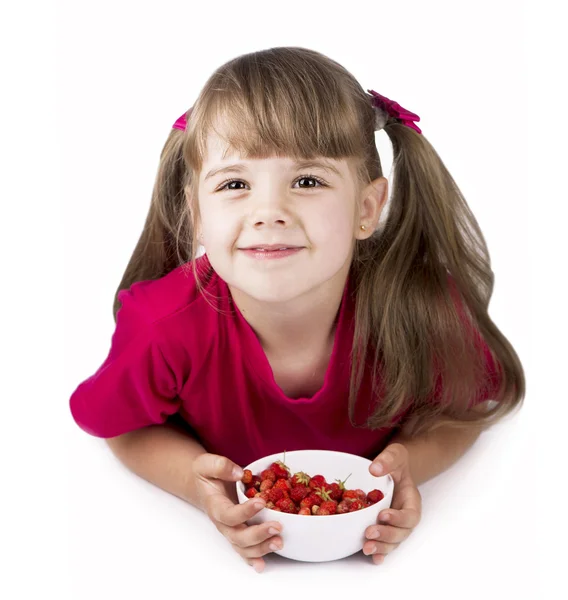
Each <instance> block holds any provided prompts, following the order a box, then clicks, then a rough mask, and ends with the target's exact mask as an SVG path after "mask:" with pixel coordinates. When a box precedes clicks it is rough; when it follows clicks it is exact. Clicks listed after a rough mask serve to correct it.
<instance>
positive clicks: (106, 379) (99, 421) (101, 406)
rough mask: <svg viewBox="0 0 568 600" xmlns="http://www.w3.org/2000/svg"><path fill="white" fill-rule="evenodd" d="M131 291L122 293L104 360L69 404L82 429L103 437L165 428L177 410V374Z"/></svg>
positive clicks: (79, 387)
mask: <svg viewBox="0 0 568 600" xmlns="http://www.w3.org/2000/svg"><path fill="white" fill-rule="evenodd" d="M132 289H133V288H132V287H131V288H130V289H129V290H122V291H120V292H119V295H118V299H119V300H120V301H121V303H122V306H121V307H120V309H119V310H118V312H117V314H116V327H115V331H114V333H113V336H112V341H111V348H110V351H109V354H108V356H107V358H106V360H105V361H104V363H103V364H102V365H101V366H100V367H99V369H98V370H97V371H96V373H94V374H93V375H92V376H91V377H89V378H88V379H86V380H85V381H83V382H82V383H81V384H80V385H79V386H78V387H77V389H76V390H75V391H74V392H73V394H72V395H71V398H70V401H69V404H70V409H71V413H72V415H73V418H74V420H75V422H76V423H77V424H78V425H79V427H81V428H82V429H83V430H84V431H86V432H87V433H89V434H91V435H94V436H97V437H101V438H110V437H115V436H117V435H121V434H123V433H127V432H129V431H133V430H135V429H140V428H142V427H146V426H149V425H155V424H162V423H164V422H165V421H166V420H167V418H168V417H169V416H170V415H173V414H174V413H176V412H177V411H178V409H179V403H180V400H179V398H178V395H177V393H178V390H177V385H176V376H175V373H174V371H173V370H172V368H171V366H170V365H169V364H168V363H167V361H166V359H165V357H164V354H163V352H162V348H161V345H160V339H159V337H158V332H157V329H156V327H155V325H153V324H152V320H151V319H150V318H149V317H148V316H147V315H146V314H145V312H144V309H143V308H142V306H141V305H140V304H139V303H137V301H136V296H135V294H134V293H133V291H132Z"/></svg>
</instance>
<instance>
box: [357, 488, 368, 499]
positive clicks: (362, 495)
mask: <svg viewBox="0 0 568 600" xmlns="http://www.w3.org/2000/svg"><path fill="white" fill-rule="evenodd" d="M355 493H356V494H357V497H358V498H359V500H361V501H362V502H365V500H367V494H366V493H365V492H364V491H363V490H362V489H359V488H358V489H356V490H355Z"/></svg>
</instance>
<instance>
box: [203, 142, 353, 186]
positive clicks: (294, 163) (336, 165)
mask: <svg viewBox="0 0 568 600" xmlns="http://www.w3.org/2000/svg"><path fill="white" fill-rule="evenodd" d="M229 165H238V166H239V167H240V168H242V169H247V168H251V169H255V168H258V167H262V168H270V166H271V165H273V166H275V167H277V168H279V169H289V170H292V169H295V168H299V167H311V168H318V167H319V168H323V169H324V170H327V171H328V172H329V174H330V175H335V176H336V177H340V178H346V177H348V176H349V174H350V169H351V163H350V161H349V160H348V159H347V158H340V159H334V158H329V157H324V156H316V157H313V158H310V159H302V158H295V157H291V156H283V155H278V154H272V155H270V156H267V157H263V158H248V157H244V156H242V155H241V154H240V152H239V151H237V150H236V149H235V148H233V147H232V146H230V145H229V142H228V141H227V139H226V138H223V137H221V136H219V135H218V134H217V133H215V132H209V133H208V135H207V138H206V143H205V154H204V156H203V167H202V170H201V173H202V177H203V178H204V179H207V178H208V176H209V177H211V176H212V173H213V172H214V171H217V170H219V169H222V168H224V167H227V166H229Z"/></svg>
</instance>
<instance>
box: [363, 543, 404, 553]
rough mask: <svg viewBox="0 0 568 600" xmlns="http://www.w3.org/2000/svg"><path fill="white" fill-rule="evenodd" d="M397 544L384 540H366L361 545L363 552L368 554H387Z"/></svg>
mask: <svg viewBox="0 0 568 600" xmlns="http://www.w3.org/2000/svg"><path fill="white" fill-rule="evenodd" d="M397 546H398V544H387V543H385V542H367V543H365V545H364V546H363V554H366V555H367V556H370V555H372V554H377V553H378V554H388V553H389V552H392V551H393V550H394V549H395V548H396V547H397Z"/></svg>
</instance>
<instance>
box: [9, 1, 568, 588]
mask: <svg viewBox="0 0 568 600" xmlns="http://www.w3.org/2000/svg"><path fill="white" fill-rule="evenodd" d="M545 4H546V3H544V2H539V3H538V4H537V3H536V2H526V3H525V4H524V5H523V4H522V3H520V2H514V1H512V0H511V1H496V0H493V1H491V2H490V1H488V0H478V1H476V2H468V3H464V2H459V3H457V2H452V1H449V0H448V1H441V0H431V1H430V2H427V3H425V2H419V1H416V2H396V3H393V2H380V1H374V2H349V3H343V4H341V5H333V4H332V3H329V2H319V1H318V2H310V3H306V2H287V3H286V4H283V3H268V2H247V3H234V2H231V3H229V2H222V3H219V2H217V3H215V4H210V3H208V4H205V5H199V4H197V3H189V2H171V1H162V2H159V3H152V4H150V3H149V4H144V3H140V2H124V1H123V2H120V1H117V0H114V1H113V2H110V1H108V0H99V1H98V2H96V3H87V2H71V1H66V2H59V3H58V4H56V5H55V4H52V3H48V2H42V3H39V2H19V3H18V4H17V8H4V7H3V8H2V11H1V12H2V14H0V23H1V25H0V28H1V30H0V34H1V35H0V40H1V41H0V44H2V48H1V49H2V57H3V68H2V72H3V83H4V85H3V87H4V91H3V93H2V95H1V100H0V102H1V103H2V111H0V112H1V115H0V119H1V127H2V129H1V131H2V136H1V137H2V175H1V185H2V202H1V208H0V211H1V214H0V228H1V229H0V234H1V235H0V239H1V243H2V248H1V257H2V275H3V277H2V293H1V294H0V298H1V302H2V309H3V310H2V314H3V317H4V318H3V320H2V325H3V326H2V336H1V337H2V347H3V350H4V352H3V361H2V367H3V368H2V388H1V402H2V410H3V414H2V425H3V429H4V431H3V435H2V436H1V437H0V439H1V444H2V446H1V451H2V455H1V456H2V462H1V465H2V474H3V477H2V479H3V480H4V481H3V483H4V486H3V490H4V491H3V494H2V505H1V506H2V511H1V513H0V514H1V518H2V523H1V533H0V539H1V542H2V547H3V548H4V552H3V555H4V560H3V569H2V571H3V574H2V576H1V577H0V596H1V597H2V598H9V599H10V600H11V599H19V598H26V599H28V598H32V597H44V596H48V597H51V596H52V595H53V596H54V597H57V598H60V599H64V598H65V599H66V598H70V599H73V600H75V599H77V600H91V599H95V598H105V600H119V599H120V600H122V599H124V598H137V599H140V600H142V599H146V598H148V599H150V598H156V597H159V598H186V597H187V598H190V597H195V595H196V594H199V595H200V596H202V595H204V594H207V595H210V594H213V595H215V597H224V596H227V597H234V596H235V595H236V596H237V597H239V598H241V597H242V598H245V597H246V598H250V595H251V594H254V595H255V596H256V594H264V593H269V592H270V593H271V595H273V596H275V597H278V598H284V597H288V595H289V593H290V588H293V589H296V590H298V591H299V593H301V595H302V596H305V595H307V594H310V595H311V594H312V593H317V594H318V596H320V597H324V596H327V595H329V596H331V597H346V596H347V595H349V596H350V597H351V595H353V596H359V597H360V596H361V594H365V596H369V595H372V594H375V593H376V594H377V595H381V596H383V594H384V595H385V596H386V595H389V596H392V595H394V594H397V597H402V598H411V597H418V595H419V594H420V596H421V597H423V596H424V594H426V595H427V596H428V597H430V594H432V595H434V594H435V595H436V597H437V598H443V599H446V598H447V599H449V598H456V597H457V598H460V599H462V600H465V599H470V598H471V599H474V598H475V599H476V600H477V599H478V598H480V597H484V598H487V597H489V598H498V597H500V596H501V594H504V593H506V594H508V595H510V596H511V597H516V598H523V599H524V598H536V597H539V598H544V597H546V598H551V599H552V598H558V597H560V596H559V595H558V594H561V591H560V590H557V591H556V592H553V591H551V590H552V589H553V586H554V585H555V579H556V578H558V577H559V573H560V572H561V571H560V569H561V568H563V566H564V565H563V564H561V563H560V553H564V556H565V552H566V547H565V536H564V535H563V532H561V531H560V529H559V528H560V526H561V523H562V522H564V521H565V518H564V515H565V509H564V503H565V499H566V497H565V496H564V495H563V494H562V493H561V491H560V487H563V488H564V487H565V485H564V484H563V483H562V482H561V480H560V479H561V478H560V473H559V472H558V469H559V468H560V466H561V464H562V462H561V460H560V459H561V458H562V457H565V456H566V451H565V450H564V446H563V444H562V441H563V434H564V431H565V430H564V427H565V425H564V423H565V419H566V408H565V405H566V401H567V399H568V397H567V394H566V391H565V389H564V386H563V385H562V383H563V380H564V379H565V372H566V365H565V363H566V358H567V352H566V345H565V335H566V326H565V319H564V314H563V311H562V307H563V306H565V304H566V295H565V293H564V292H563V290H564V289H565V288H564V285H565V284H564V281H563V280H564V278H565V275H566V258H567V253H566V249H565V248H566V246H565V241H566V235H565V217H566V208H565V207H566V202H567V200H568V199H567V194H566V186H565V184H564V182H563V181H562V180H563V178H564V176H565V173H566V167H565V162H566V149H565V147H566V146H565V144H566V142H565V140H566V136H565V129H564V130H563V131H560V128H564V127H565V120H566V115H565V114H564V112H563V111H564V110H565V106H566V94H565V92H563V91H562V84H563V80H565V75H563V74H562V73H563V72H564V71H563V69H564V66H565V65H562V64H561V61H560V58H559V57H560V55H562V54H563V53H564V55H565V51H566V49H565V48H560V39H561V37H563V36H564V31H563V24H564V23H565V20H563V19H561V18H560V17H559V16H558V17H557V16H556V15H555V14H554V12H552V9H551V8H550V7H549V6H545ZM549 4H550V6H552V5H553V4H554V5H560V4H561V3H549ZM201 6H205V8H202V7H201ZM284 45H288V46H292V45H297V46H305V47H309V48H313V49H315V50H318V51H320V52H323V53H324V54H327V55H328V56H330V57H331V58H333V59H334V60H337V61H338V62H340V63H341V64H343V65H344V66H345V67H346V68H347V69H348V70H350V71H351V72H352V73H353V74H354V75H355V77H356V78H357V79H358V80H359V81H360V83H361V85H362V86H363V88H365V89H369V88H370V89H374V90H377V91H379V92H380V93H382V94H383V95H386V96H387V97H389V98H391V99H394V100H396V101H397V102H399V103H400V104H401V105H402V106H404V107H405V108H407V109H409V110H411V111H413V112H416V113H418V114H419V115H420V117H421V121H420V123H419V126H420V127H421V129H422V131H423V133H424V134H425V135H426V136H427V137H428V139H429V141H430V142H431V143H432V144H433V145H434V147H435V148H436V150H437V151H438V153H439V154H440V156H441V157H442V160H443V161H444V162H445V164H446V166H447V167H448V169H449V171H450V172H451V173H452V175H453V176H454V178H455V179H456V181H457V182H458V185H459V186H460V188H461V190H462V191H463V193H464V194H465V197H466V199H467V201H468V204H469V206H470V207H471V209H472V211H473V213H474V215H475V216H476V218H477V220H478V222H479V224H480V226H481V229H482V231H483V233H484V236H485V238H486V241H487V243H488V246H489V250H490V254H491V260H492V267H493V270H494V272H495V274H496V284H495V291H494V295H493V297H492V300H491V303H490V315H491V317H492V319H493V320H494V321H495V323H496V324H497V325H498V326H499V328H500V329H501V331H502V332H503V333H504V334H505V335H506V337H507V338H508V339H509V340H510V342H511V343H512V344H513V346H514V347H515V349H516V351H517V352H518V354H519V356H520V358H521V361H522V362H523V365H524V368H525V375H526V378H527V396H526V399H525V403H524V406H523V407H522V409H521V411H520V412H519V413H518V414H516V415H515V416H514V417H512V418H510V419H508V420H506V421H503V422H501V423H500V424H498V425H497V426H495V427H494V428H492V429H491V430H490V431H488V432H486V433H484V434H483V435H482V437H481V438H480V439H479V440H478V442H477V443H476V444H475V446H474V447H473V448H472V449H471V450H470V451H469V452H468V453H467V454H466V455H465V456H464V457H463V458H462V459H461V460H460V461H459V462H458V463H457V464H456V465H454V466H453V467H452V468H450V469H449V470H448V471H446V472H445V473H442V474H441V475H439V476H437V477H436V478H434V479H432V480H430V481H429V482H426V483H425V484H423V485H422V486H420V492H421V494H422V498H423V515H422V521H421V523H420V524H419V526H418V527H417V528H416V529H415V530H414V532H413V533H412V535H411V536H410V537H409V538H408V539H407V540H406V541H405V542H403V543H402V544H401V545H400V547H399V548H398V549H397V550H396V551H395V552H393V553H392V554H390V555H389V556H387V558H386V560H385V561H384V563H383V564H382V565H379V566H375V565H373V563H372V561H371V558H370V557H366V556H364V555H363V554H361V553H360V554H357V555H354V556H352V557H349V558H347V559H344V560H341V561H337V562H333V563H301V562H294V561H290V560H288V559H284V558H280V557H278V556H276V555H269V556H267V557H266V563H267V564H266V569H265V571H264V573H262V574H257V573H256V572H255V571H254V570H253V569H252V568H251V567H249V566H248V565H247V564H246V563H245V562H244V561H243V559H242V558H241V557H240V556H238V555H237V554H236V553H235V552H234V550H233V549H232V548H231V547H230V545H229V543H228V542H227V541H226V540H225V538H223V537H222V536H221V534H220V533H218V532H217V530H216V529H215V527H214V526H213V524H212V523H211V522H210V521H209V520H208V517H207V516H206V515H205V514H204V513H201V512H199V511H198V510H197V509H195V508H194V507H193V506H191V505H188V504H186V503H184V502H182V501H181V500H179V499H178V498H175V497H173V496H171V495H169V494H167V493H166V492H163V491H162V490H160V489H158V488H156V487H153V486H152V485H151V484H148V483H146V482H145V481H143V480H142V479H140V478H138V477H137V476H135V475H133V474H132V473H131V472H129V471H128V470H127V469H126V468H125V467H124V466H123V465H122V464H121V463H119V462H118V460H117V459H115V458H114V456H113V455H112V454H111V452H110V450H109V449H108V447H107V446H106V444H105V442H104V441H103V440H100V439H96V438H92V437H90V436H88V435H87V434H86V433H84V432H83V431H82V430H80V429H79V428H78V427H77V426H76V425H75V423H74V421H73V420H72V418H71V415H70V412H69V408H68V400H69V397H70V395H71V393H72V392H73V390H74V389H75V388H76V386H77V385H78V384H79V383H80V382H81V381H83V380H84V379H85V378H87V377H88V376H90V375H91V374H92V373H93V372H94V371H95V370H96V369H97V368H98V366H99V365H100V364H101V362H102V361H103V360H104V358H105V357H106V355H107V353H108V350H109V347H110V338H111V335H112V332H113V329H114V322H113V319H112V300H113V294H114V292H115V290H116V287H117V285H118V283H119V281H120V278H121V276H122V273H123V272H124V269H125V267H126V264H127V262H128V259H129V258H130V255H131V253H132V251H133V249H134V246H135V244H136V242H137V240H138V237H139V235H140V232H141V230H142V227H143V223H144V220H145V218H146V214H147V211H148V207H149V202H150V194H151V189H152V186H153V182H154V177H155V175H156V170H157V166H158V160H159V154H160V152H161V149H162V146H163V143H164V141H165V139H166V136H167V134H168V132H169V129H170V127H171V125H172V124H173V122H174V121H175V120H176V119H177V118H178V117H179V116H180V115H181V114H182V113H183V112H184V111H186V110H187V109H188V108H189V106H191V105H192V104H193V102H194V100H195V98H196V96H197V94H198V93H199V90H200V88H201V86H202V85H203V83H204V82H205V80H206V78H207V77H209V75H210V74H211V73H212V72H213V70H214V69H215V68H217V67H218V66H219V65H221V64H222V63H224V62H225V61H227V60H229V59H231V58H233V57H235V56H237V55H240V54H243V53H246V52H251V51H255V50H259V49H263V48H268V47H273V46H284ZM562 94H564V95H562ZM543 137H546V140H545V139H543ZM377 143H378V144H379V151H380V153H381V156H382V157H383V166H384V168H385V169H386V171H387V172H389V171H390V161H391V157H392V154H391V151H390V147H389V142H388V138H387V137H386V135H385V134H384V132H379V133H378V134H377ZM259 577H260V578H264V579H259ZM261 582H263V583H264V585H263V587H262V588H259V587H256V586H257V585H258V584H259V583H261ZM252 586H255V587H252ZM537 589H539V590H540V591H538V592H537V591H536V590H537Z"/></svg>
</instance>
